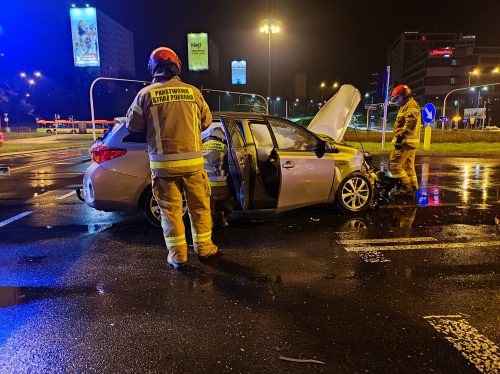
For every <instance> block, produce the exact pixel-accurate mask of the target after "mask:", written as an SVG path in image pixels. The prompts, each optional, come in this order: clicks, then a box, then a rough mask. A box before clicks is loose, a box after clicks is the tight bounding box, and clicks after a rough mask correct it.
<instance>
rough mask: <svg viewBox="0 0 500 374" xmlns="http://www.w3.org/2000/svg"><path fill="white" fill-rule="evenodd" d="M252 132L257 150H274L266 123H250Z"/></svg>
mask: <svg viewBox="0 0 500 374" xmlns="http://www.w3.org/2000/svg"><path fill="white" fill-rule="evenodd" d="M250 130H251V131H252V135H253V140H254V143H255V146H256V147H257V148H274V144H273V138H272V137H271V133H270V132H269V129H268V127H267V125H266V124H265V123H250Z"/></svg>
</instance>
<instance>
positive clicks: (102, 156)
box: [92, 145, 127, 164]
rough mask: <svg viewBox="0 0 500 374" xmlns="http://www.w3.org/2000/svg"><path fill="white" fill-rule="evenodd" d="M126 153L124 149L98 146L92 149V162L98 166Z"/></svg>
mask: <svg viewBox="0 0 500 374" xmlns="http://www.w3.org/2000/svg"><path fill="white" fill-rule="evenodd" d="M125 153H127V150H126V149H123V148H114V147H106V146H105V145H99V146H97V147H95V148H93V149H92V160H94V161H95V162H97V163H98V164H102V163H103V162H105V161H108V160H111V159H112V158H116V157H120V156H123V155H124V154H125Z"/></svg>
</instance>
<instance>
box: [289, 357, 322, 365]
mask: <svg viewBox="0 0 500 374" xmlns="http://www.w3.org/2000/svg"><path fill="white" fill-rule="evenodd" d="M279 359H280V360H281V361H289V362H298V363H301V364H318V365H326V364H325V363H324V362H323V361H319V360H313V359H302V358H291V357H285V356H280V357H279Z"/></svg>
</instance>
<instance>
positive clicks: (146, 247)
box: [0, 151, 500, 373]
mask: <svg viewBox="0 0 500 374" xmlns="http://www.w3.org/2000/svg"><path fill="white" fill-rule="evenodd" d="M79 152H80V153H79ZM41 157H44V158H43V159H41ZM72 157H75V159H73V160H71V158H72ZM86 159H88V156H86V155H85V153H84V154H83V155H82V153H81V151H71V152H69V153H66V154H65V153H52V154H44V155H43V156H41V155H37V156H33V157H32V158H30V157H24V158H21V157H16V158H14V159H5V158H3V159H2V158H0V164H2V163H4V164H9V165H10V166H11V167H12V168H13V172H12V175H11V176H10V177H0V222H5V220H7V219H9V218H11V217H14V216H16V215H18V214H22V213H25V212H31V213H28V214H27V215H26V216H24V217H23V218H20V219H18V220H16V221H14V222H12V223H9V224H6V225H5V226H3V227H0V373H225V372H236V373H240V372H242V373H281V372H287V373H316V372H318V373H367V372H373V373H410V372H411V373H428V372H438V373H474V372H478V371H479V372H484V373H498V372H499V371H500V352H499V350H498V346H499V345H500V276H499V270H500V252H499V250H500V245H499V243H500V234H499V232H498V226H497V225H495V215H498V214H499V213H500V209H499V208H500V204H499V200H500V197H499V193H500V161H498V160H495V159H492V158H489V159H471V158H443V157H439V158H438V157H433V158H431V157H419V158H418V159H417V163H418V165H417V168H418V169H417V171H418V173H419V180H420V183H421V186H422V188H421V190H420V191H419V194H418V197H417V200H416V201H415V202H407V203H406V204H395V203H391V204H386V205H384V206H382V207H381V208H380V209H378V210H373V211H369V212H367V213H363V214H360V215H356V216H343V215H339V214H337V213H335V212H333V211H332V210H331V209H330V208H329V207H314V208H307V209H301V210H298V211H295V212H290V213H286V214H274V213H272V212H267V211H266V212H257V213H252V214H243V213H238V214H234V215H233V217H232V219H231V227H230V228H229V229H218V230H216V231H215V234H214V239H215V241H216V242H217V244H219V245H220V247H221V248H222V250H223V252H224V255H223V256H221V257H219V258H216V259H213V260H210V261H208V262H204V263H202V262H199V261H198V260H197V259H196V258H195V256H194V255H193V253H190V257H189V264H190V265H189V267H188V268H187V269H186V270H185V271H183V272H176V271H174V270H171V269H170V268H169V267H168V266H167V265H166V261H165V257H166V255H165V251H164V244H163V239H162V235H161V232H160V231H159V230H157V229H155V228H152V227H150V226H149V225H148V224H147V223H145V222H144V221H143V220H142V218H141V217H140V216H128V215H124V214H116V213H105V212H99V211H96V210H93V209H91V208H89V207H87V206H85V205H83V204H82V203H81V202H79V201H78V200H77V198H76V196H75V195H74V194H71V192H72V191H73V189H74V186H76V185H78V184H79V183H81V173H82V172H83V171H84V170H85V168H86V166H87V162H86V161H85V160H86ZM42 161H43V163H42V164H40V165H38V166H34V167H29V166H30V163H31V164H33V162H36V163H38V162H42ZM384 162H385V160H384V159H382V160H379V163H380V164H384ZM16 168H20V169H17V170H16ZM0 225H1V223H0ZM280 356H283V357H288V358H294V359H315V360H319V361H322V362H323V363H324V365H322V364H319V363H302V362H289V361H284V360H283V359H280Z"/></svg>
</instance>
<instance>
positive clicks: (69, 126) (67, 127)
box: [36, 120, 116, 135]
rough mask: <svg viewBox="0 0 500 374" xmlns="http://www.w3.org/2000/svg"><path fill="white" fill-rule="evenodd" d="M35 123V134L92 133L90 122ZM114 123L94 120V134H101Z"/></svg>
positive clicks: (39, 121) (43, 121)
mask: <svg viewBox="0 0 500 374" xmlns="http://www.w3.org/2000/svg"><path fill="white" fill-rule="evenodd" d="M36 123H37V124H38V127H37V129H36V132H37V133H41V134H55V135H57V134H91V133H92V131H93V127H92V121H69V120H57V121H46V120H37V121H36ZM115 123H116V121H107V120H96V121H95V132H96V134H103V133H104V132H106V131H107V130H109V129H110V128H111V127H113V125H114V124H115Z"/></svg>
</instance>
